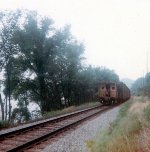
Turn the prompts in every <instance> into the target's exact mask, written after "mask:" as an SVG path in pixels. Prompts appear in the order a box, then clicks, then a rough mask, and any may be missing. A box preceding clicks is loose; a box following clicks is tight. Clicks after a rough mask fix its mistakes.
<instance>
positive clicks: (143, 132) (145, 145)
mask: <svg viewBox="0 0 150 152" xmlns="http://www.w3.org/2000/svg"><path fill="white" fill-rule="evenodd" d="M148 100H149V99H148V98H147V97H134V98H133V99H131V100H130V101H129V102H127V103H125V104H124V105H123V106H122V107H121V109H120V111H119V114H118V117H117V119H116V121H114V122H113V123H111V124H110V126H109V128H108V129H106V130H104V131H103V133H101V134H98V135H97V136H96V137H95V139H93V140H89V141H87V143H86V144H87V147H88V149H89V150H90V152H150V139H149V136H150V100H149V101H148Z"/></svg>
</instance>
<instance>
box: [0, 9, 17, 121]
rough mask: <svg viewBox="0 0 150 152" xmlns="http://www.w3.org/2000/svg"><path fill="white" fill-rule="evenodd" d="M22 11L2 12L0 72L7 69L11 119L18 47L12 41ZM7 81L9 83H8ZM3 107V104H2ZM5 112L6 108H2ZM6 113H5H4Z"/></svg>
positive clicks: (7, 96)
mask: <svg viewBox="0 0 150 152" xmlns="http://www.w3.org/2000/svg"><path fill="white" fill-rule="evenodd" d="M19 17H20V11H16V12H9V11H5V12H0V30H1V32H0V63H1V64H0V72H1V71H2V70H3V69H4V70H5V76H6V77H5V78H6V79H5V80H4V81H5V84H6V85H7V87H6V88H5V99H6V117H7V100H8V105H9V119H10V115H11V92H12V91H11V85H10V77H11V70H12V67H11V60H12V57H13V56H15V55H16V54H17V51H18V48H17V46H16V45H15V44H14V43H13V42H12V39H13V34H14V31H15V30H16V28H17V25H18V24H17V23H18V19H19ZM6 82H7V83H6ZM1 107H2V106H1ZM2 112H4V109H3V110H2ZM2 115H4V114H2Z"/></svg>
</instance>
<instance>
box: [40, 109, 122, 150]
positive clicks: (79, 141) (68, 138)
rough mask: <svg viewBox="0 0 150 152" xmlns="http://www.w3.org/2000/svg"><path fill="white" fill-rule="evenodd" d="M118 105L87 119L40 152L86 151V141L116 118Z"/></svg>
mask: <svg viewBox="0 0 150 152" xmlns="http://www.w3.org/2000/svg"><path fill="white" fill-rule="evenodd" d="M119 109H120V107H116V108H113V109H112V110H110V111H108V112H106V113H103V114H101V115H100V116H98V117H96V118H94V119H93V120H90V121H87V122H86V123H85V124H83V125H82V126H80V127H78V128H77V129H76V130H74V131H72V132H71V133H69V134H67V135H65V136H64V137H62V138H60V139H59V140H57V141H56V142H53V143H52V144H51V145H49V146H47V147H46V148H45V149H44V150H43V151H42V152H88V150H87V148H86V141H87V140H90V139H92V138H94V137H95V136H96V134H97V132H101V131H103V129H104V128H107V127H109V124H110V123H111V122H113V121H114V120H115V119H116V118H117V114H118V112H119Z"/></svg>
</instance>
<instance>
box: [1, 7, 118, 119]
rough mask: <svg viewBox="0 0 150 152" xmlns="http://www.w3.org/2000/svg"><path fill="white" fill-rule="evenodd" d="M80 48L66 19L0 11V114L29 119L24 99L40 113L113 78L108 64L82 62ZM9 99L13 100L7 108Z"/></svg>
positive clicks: (89, 97)
mask: <svg viewBox="0 0 150 152" xmlns="http://www.w3.org/2000/svg"><path fill="white" fill-rule="evenodd" d="M91 51H92V50H91ZM83 53H84V45H83V44H82V43H81V42H79V41H78V40H77V39H76V38H75V37H74V36H72V34H71V32H70V26H68V25H66V26H65V27H63V28H61V29H58V28H56V27H55V26H54V22H53V20H52V19H50V18H48V17H42V16H40V15H39V14H38V13H37V12H33V11H26V10H25V11H20V10H17V11H11V12H10V11H3V12H0V74H1V75H3V77H2V79H1V84H0V85H1V90H0V91H1V92H0V105H1V109H2V119H3V120H11V119H14V118H16V117H18V119H19V120H20V121H22V119H23V121H24V120H28V119H30V117H31V116H30V112H29V110H28V105H29V103H30V102H35V103H36V104H38V105H39V107H40V109H41V113H42V114H43V113H44V112H47V111H51V110H56V109H62V108H64V107H67V106H71V105H79V104H82V103H85V102H89V101H93V100H95V99H94V96H95V94H96V93H97V88H98V84H99V81H102V80H112V81H118V80H119V78H118V75H116V74H115V73H114V71H112V70H109V69H106V68H100V67H92V66H85V65H84V64H83V63H84V60H85V59H84V56H83V55H84V54H83ZM99 59H100V60H101V57H99ZM2 94H3V95H4V98H3V97H2ZM14 100H16V101H17V102H18V104H17V108H15V109H14V110H13V111H12V106H11V105H12V102H13V101H14Z"/></svg>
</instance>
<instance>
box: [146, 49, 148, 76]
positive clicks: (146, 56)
mask: <svg viewBox="0 0 150 152" xmlns="http://www.w3.org/2000/svg"><path fill="white" fill-rule="evenodd" d="M146 58H147V63H146V64H147V65H146V67H147V71H146V74H148V51H147V53H146Z"/></svg>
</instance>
